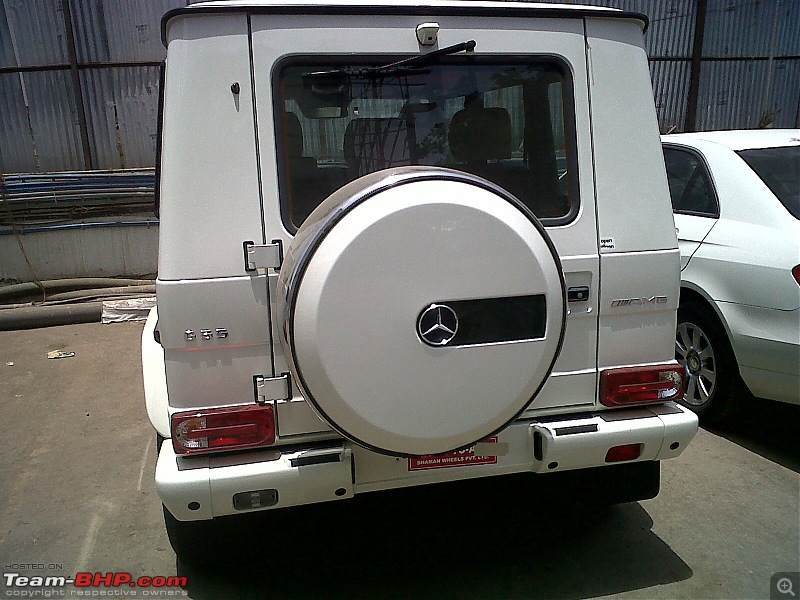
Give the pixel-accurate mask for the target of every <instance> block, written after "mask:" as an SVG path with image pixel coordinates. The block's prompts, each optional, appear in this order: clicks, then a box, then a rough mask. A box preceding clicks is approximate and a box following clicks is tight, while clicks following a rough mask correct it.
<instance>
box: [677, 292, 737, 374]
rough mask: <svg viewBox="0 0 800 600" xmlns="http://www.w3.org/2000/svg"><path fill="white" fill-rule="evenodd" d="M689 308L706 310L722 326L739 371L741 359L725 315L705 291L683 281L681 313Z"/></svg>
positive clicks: (679, 308)
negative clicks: (683, 309)
mask: <svg viewBox="0 0 800 600" xmlns="http://www.w3.org/2000/svg"><path fill="white" fill-rule="evenodd" d="M689 306H696V307H699V308H700V310H704V311H705V312H706V313H707V314H708V315H710V316H711V318H713V319H715V320H716V322H717V323H718V324H719V325H722V328H723V330H724V331H725V337H726V338H727V340H728V345H729V346H730V348H731V351H732V352H733V356H734V359H736V369H737V371H738V369H739V359H738V357H737V356H736V347H735V346H734V344H733V335H732V333H731V330H730V327H729V326H728V321H727V320H726V319H725V315H724V314H723V313H722V311H721V310H720V309H719V306H717V303H716V302H714V301H713V300H712V299H711V298H709V296H708V295H707V294H706V293H705V291H704V290H702V289H701V288H699V287H697V286H696V285H693V284H691V283H687V282H683V281H682V282H681V295H680V301H679V303H678V310H679V311H680V310H681V309H682V308H687V307H689Z"/></svg>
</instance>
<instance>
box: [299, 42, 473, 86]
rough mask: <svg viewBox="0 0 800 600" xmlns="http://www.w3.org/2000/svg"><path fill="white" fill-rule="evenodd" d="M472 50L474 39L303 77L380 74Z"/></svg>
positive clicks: (419, 65)
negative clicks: (377, 64)
mask: <svg viewBox="0 0 800 600" xmlns="http://www.w3.org/2000/svg"><path fill="white" fill-rule="evenodd" d="M473 50H475V40H470V41H468V42H461V43H460V44H454V45H452V46H447V47H446V48H440V49H439V50H434V51H433V52H428V53H427V54H419V55H417V56H412V57H410V58H404V59H403V60H398V61H397V62H393V63H389V64H388V65H383V66H381V67H361V68H355V69H354V68H351V67H348V68H345V69H334V70H332V71H317V72H315V73H307V74H306V75H304V77H324V76H326V75H375V74H377V75H382V74H385V73H391V72H393V71H401V70H404V69H406V68H409V67H421V66H424V65H428V64H430V63H432V62H436V61H437V60H438V59H439V58H440V57H442V56H449V55H450V54H456V53H458V52H472V51H473Z"/></svg>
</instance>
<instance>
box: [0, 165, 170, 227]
mask: <svg viewBox="0 0 800 600" xmlns="http://www.w3.org/2000/svg"><path fill="white" fill-rule="evenodd" d="M154 186H155V174H154V171H153V169H129V170H124V171H81V172H61V173H23V174H13V175H2V176H0V227H5V228H12V229H13V228H24V227H29V226H41V225H57V224H59V223H66V222H70V221H75V220H82V219H99V218H104V217H112V216H114V217H116V216H123V215H133V214H136V215H142V214H144V215H148V216H153V188H154Z"/></svg>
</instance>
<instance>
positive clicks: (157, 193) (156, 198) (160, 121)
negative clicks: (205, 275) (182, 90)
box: [153, 61, 246, 264]
mask: <svg viewBox="0 0 800 600" xmlns="http://www.w3.org/2000/svg"><path fill="white" fill-rule="evenodd" d="M166 77H167V63H166V61H164V62H162V63H161V69H160V72H159V74H158V116H157V117H156V164H155V184H154V185H153V214H154V215H155V216H156V217H158V216H159V214H158V213H159V212H160V211H161V142H162V140H163V139H164V81H165V80H166ZM245 264H246V263H245Z"/></svg>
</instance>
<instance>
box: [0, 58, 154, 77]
mask: <svg viewBox="0 0 800 600" xmlns="http://www.w3.org/2000/svg"><path fill="white" fill-rule="evenodd" d="M161 64H162V63H161V61H157V60H156V61H142V62H137V61H130V62H98V63H78V64H77V65H76V66H77V68H78V69H79V70H80V69H113V68H115V67H158V66H160V65H161ZM71 68H72V65H69V64H67V63H63V64H57V65H32V66H29V67H0V75H5V74H7V73H39V72H42V71H69V70H70V69H71Z"/></svg>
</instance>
